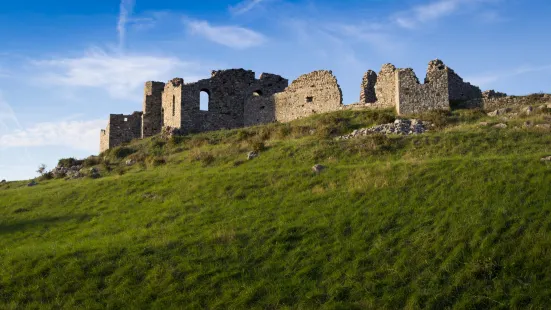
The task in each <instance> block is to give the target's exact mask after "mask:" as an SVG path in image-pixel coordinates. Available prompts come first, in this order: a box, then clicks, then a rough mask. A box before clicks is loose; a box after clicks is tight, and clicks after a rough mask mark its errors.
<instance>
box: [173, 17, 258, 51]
mask: <svg viewBox="0 0 551 310" xmlns="http://www.w3.org/2000/svg"><path fill="white" fill-rule="evenodd" d="M184 23H185V24H186V25H187V27H188V29H189V31H190V32H191V33H192V34H195V35H200V36H203V37H205V38H206V39H208V40H210V41H212V42H215V43H217V44H220V45H224V46H227V47H230V48H234V49H247V48H251V47H255V46H258V45H261V44H263V43H264V42H265V41H266V38H265V37H264V35H262V34H260V33H258V32H255V31H253V30H250V29H247V28H243V27H238V26H213V25H211V24H209V22H207V21H201V20H184Z"/></svg>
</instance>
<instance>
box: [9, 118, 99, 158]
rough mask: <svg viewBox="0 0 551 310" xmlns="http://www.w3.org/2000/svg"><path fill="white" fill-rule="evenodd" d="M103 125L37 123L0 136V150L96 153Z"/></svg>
mask: <svg viewBox="0 0 551 310" xmlns="http://www.w3.org/2000/svg"><path fill="white" fill-rule="evenodd" d="M105 123H106V121H105V120H88V121H60V122H45V123H38V124H35V125H34V126H32V127H30V128H26V129H20V130H15V131H13V132H10V133H6V134H2V135H0V149H6V148H18V147H41V146H64V147H69V148H72V149H76V150H83V151H89V152H97V151H98V145H99V131H100V129H101V128H103V127H104V126H105Z"/></svg>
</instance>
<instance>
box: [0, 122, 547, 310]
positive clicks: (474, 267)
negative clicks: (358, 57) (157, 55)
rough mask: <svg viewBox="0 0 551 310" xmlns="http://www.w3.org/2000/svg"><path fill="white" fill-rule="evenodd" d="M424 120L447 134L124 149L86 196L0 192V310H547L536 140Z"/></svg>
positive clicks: (303, 135)
mask: <svg viewBox="0 0 551 310" xmlns="http://www.w3.org/2000/svg"><path fill="white" fill-rule="evenodd" d="M427 117H439V118H442V117H443V118H444V123H447V124H448V125H446V126H441V127H443V128H442V129H438V130H435V131H432V132H430V133H427V134H424V135H420V136H410V137H398V136H394V137H385V136H369V137H365V138H362V139H354V140H348V141H335V140H333V139H332V138H331V137H332V136H334V135H337V134H342V133H346V132H349V131H351V130H352V129H355V128H360V127H362V126H367V125H371V124H374V123H382V122H387V121H389V120H392V115H391V113H390V112H389V111H382V112H377V111H375V112H374V111H365V112H352V111H342V112H337V113H332V114H327V115H320V116H316V117H312V118H309V119H306V120H301V121H297V122H294V123H292V124H271V125H266V126H258V127H253V128H248V129H240V130H226V131H219V132H212V133H203V134H198V135H193V136H189V137H183V138H177V139H173V140H170V141H168V143H164V142H162V141H160V140H158V139H149V140H142V141H136V142H134V143H132V144H130V145H127V146H125V147H124V149H123V150H122V151H121V150H113V151H109V152H107V153H106V154H103V155H104V156H105V159H104V164H100V165H99V166H98V167H99V169H100V170H101V173H102V174H103V175H104V177H102V178H100V179H97V180H92V179H88V178H85V179H81V180H72V181H64V180H50V181H41V182H39V185H38V186H35V187H30V188H29V187H25V186H24V185H25V183H24V182H11V183H8V184H4V185H0V308H2V309H20V308H51V309H58V308H92V309H99V308H144V309H150V308H157V309H167V308H189V309H205V308H207V309H320V308H322V309H383V308H386V309H397V308H408V309H417V308H429V309H442V308H458V309H479V308H498V309H509V308H533V309H545V308H547V307H548V305H549V302H550V301H551V216H550V215H551V187H550V186H549V184H551V164H545V163H542V162H540V160H539V159H540V158H541V157H543V156H545V155H549V154H551V135H550V133H549V132H548V131H545V130H541V129H535V128H530V129H522V128H514V126H510V127H509V128H507V129H496V128H491V127H489V126H488V127H481V126H478V125H477V124H478V122H480V121H490V122H497V121H498V120H496V119H493V120H492V119H490V118H488V117H486V116H484V114H482V113H477V112H472V111H456V112H454V113H453V114H451V115H437V116H434V115H433V116H427ZM545 117H548V114H545V115H543V114H541V115H535V116H530V118H528V117H526V119H532V120H534V121H536V122H543V121H545ZM522 120H523V119H521V120H513V121H511V122H512V123H514V122H517V123H519V124H520V123H521V122H522ZM440 121H442V120H441V119H440ZM260 142H262V143H263V147H264V148H263V150H262V151H261V152H260V156H259V157H258V158H256V159H254V160H251V161H247V160H246V154H247V152H248V151H250V150H252V148H254V147H255V145H258V143H260ZM129 150H131V151H129ZM128 158H133V159H134V160H135V161H136V162H137V163H136V164H135V165H133V166H131V167H127V166H126V165H124V162H125V161H126V160H127V159H128ZM105 161H107V164H105ZM317 163H319V164H322V165H324V166H326V167H327V169H326V170H324V171H323V172H322V173H321V174H319V175H316V174H313V173H312V172H311V167H312V166H313V165H314V164H317ZM107 167H108V168H109V170H111V172H109V173H108V172H107V169H108V168H107Z"/></svg>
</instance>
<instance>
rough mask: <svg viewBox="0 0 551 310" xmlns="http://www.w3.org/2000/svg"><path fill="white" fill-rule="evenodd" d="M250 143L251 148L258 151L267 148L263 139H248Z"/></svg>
mask: <svg viewBox="0 0 551 310" xmlns="http://www.w3.org/2000/svg"><path fill="white" fill-rule="evenodd" d="M248 145H249V148H250V149H252V150H253V151H255V152H257V153H258V152H262V151H264V150H266V145H265V144H264V141H261V140H259V139H253V140H251V141H248Z"/></svg>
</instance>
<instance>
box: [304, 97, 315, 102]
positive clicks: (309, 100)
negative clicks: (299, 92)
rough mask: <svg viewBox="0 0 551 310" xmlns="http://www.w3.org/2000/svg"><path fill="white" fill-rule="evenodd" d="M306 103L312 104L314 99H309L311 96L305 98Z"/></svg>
mask: <svg viewBox="0 0 551 310" xmlns="http://www.w3.org/2000/svg"><path fill="white" fill-rule="evenodd" d="M306 102H308V103H310V102H314V97H311V96H308V97H306Z"/></svg>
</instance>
